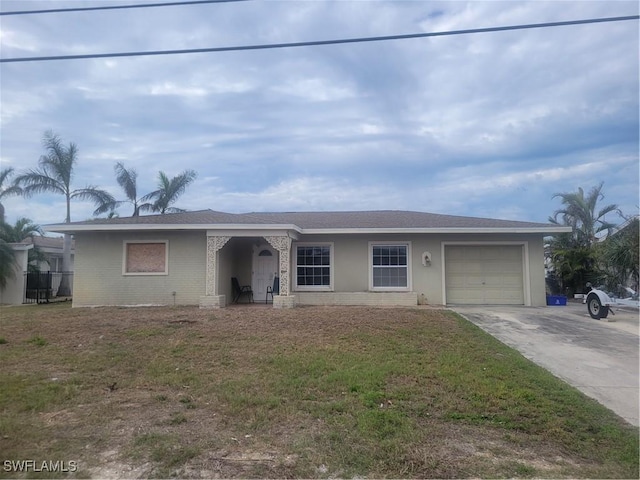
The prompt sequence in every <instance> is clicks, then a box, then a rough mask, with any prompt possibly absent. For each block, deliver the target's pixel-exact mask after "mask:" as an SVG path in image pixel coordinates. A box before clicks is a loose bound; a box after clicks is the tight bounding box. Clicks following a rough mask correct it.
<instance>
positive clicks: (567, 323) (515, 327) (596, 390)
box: [452, 304, 640, 426]
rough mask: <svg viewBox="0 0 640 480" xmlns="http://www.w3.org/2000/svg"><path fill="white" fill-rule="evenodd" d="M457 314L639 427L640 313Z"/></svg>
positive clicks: (576, 309) (491, 310) (573, 309)
mask: <svg viewBox="0 0 640 480" xmlns="http://www.w3.org/2000/svg"><path fill="white" fill-rule="evenodd" d="M452 310H454V311H456V312H458V313H459V314H460V315H462V316H464V317H465V318H467V319H468V320H469V321H471V322H473V323H474V324H476V325H478V326H479V327H480V328H482V329H483V330H484V331H486V332H487V333H489V334H490V335H492V336H494V337H495V338H497V339H498V340H500V341H501V342H503V343H505V344H507V345H509V346H510V347H513V348H515V349H516V350H518V351H519V352H520V353H522V355H524V356H525V357H526V358H528V359H529V360H532V361H533V362H535V363H537V364H538V365H540V366H542V367H544V368H546V369H547V370H549V371H550V372H551V373H553V374H554V375H555V376H557V377H559V378H561V379H562V380H564V381H566V382H567V383H569V384H570V385H572V386H574V387H576V388H578V389H579V390H580V391H582V392H583V393H585V394H586V395H588V396H590V397H592V398H594V399H596V400H597V401H598V402H600V403H601V404H603V405H604V406H606V407H607V408H609V409H611V410H613V411H614V412H615V413H617V414H618V415H620V416H621V417H623V418H624V419H625V420H627V421H628V422H629V423H631V424H632V425H636V426H637V425H639V420H638V417H639V415H638V412H639V410H640V406H639V405H640V403H639V402H640V396H639V388H638V384H639V375H640V372H639V358H638V351H639V350H640V348H639V346H640V344H639V334H640V332H639V326H638V324H639V316H638V309H633V308H629V309H624V310H623V309H619V308H615V309H614V311H615V316H611V314H610V318H608V319H607V320H615V322H608V321H607V320H593V319H592V318H591V317H590V316H589V314H588V313H587V308H586V306H585V305H582V304H569V305H568V306H566V307H505V306H489V307H487V306H460V307H452Z"/></svg>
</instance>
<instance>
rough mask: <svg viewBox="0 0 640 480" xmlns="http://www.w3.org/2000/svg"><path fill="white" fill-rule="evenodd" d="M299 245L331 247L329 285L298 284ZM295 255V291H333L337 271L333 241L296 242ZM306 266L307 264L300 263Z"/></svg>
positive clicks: (294, 245) (293, 252) (294, 246)
mask: <svg viewBox="0 0 640 480" xmlns="http://www.w3.org/2000/svg"><path fill="white" fill-rule="evenodd" d="M298 247H329V285H298ZM292 250H293V251H292V256H293V291H294V292H333V285H334V283H333V278H334V271H335V261H334V244H333V242H295V243H294V244H293V249H292ZM300 266H301V267H305V266H306V265H300Z"/></svg>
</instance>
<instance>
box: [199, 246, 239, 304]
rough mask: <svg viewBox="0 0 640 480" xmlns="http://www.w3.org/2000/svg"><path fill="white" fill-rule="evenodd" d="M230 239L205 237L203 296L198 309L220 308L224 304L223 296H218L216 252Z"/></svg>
mask: <svg viewBox="0 0 640 480" xmlns="http://www.w3.org/2000/svg"><path fill="white" fill-rule="evenodd" d="M230 239H231V237H227V236H215V235H212V236H207V270H206V277H205V296H204V297H200V308H221V307H224V306H225V304H226V298H225V296H224V295H219V294H218V251H219V250H220V249H221V248H222V247H224V246H225V244H226V243H227V242H228V241H229V240H230Z"/></svg>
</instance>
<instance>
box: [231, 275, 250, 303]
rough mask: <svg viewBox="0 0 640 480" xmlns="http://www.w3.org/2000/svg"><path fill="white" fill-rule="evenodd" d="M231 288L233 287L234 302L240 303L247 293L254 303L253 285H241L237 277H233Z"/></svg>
mask: <svg viewBox="0 0 640 480" xmlns="http://www.w3.org/2000/svg"><path fill="white" fill-rule="evenodd" d="M231 288H232V289H233V303H238V300H240V297H242V295H246V296H247V298H248V299H249V301H250V302H251V303H253V290H252V289H251V285H243V286H240V283H239V282H238V279H237V278H236V277H231Z"/></svg>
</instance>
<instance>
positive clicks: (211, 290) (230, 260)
mask: <svg viewBox="0 0 640 480" xmlns="http://www.w3.org/2000/svg"><path fill="white" fill-rule="evenodd" d="M295 239H297V234H296V232H295V231H290V230H287V231H281V230H276V231H266V232H260V231H255V230H228V231H224V232H218V231H209V232H207V254H206V286H205V295H204V296H202V297H200V308H223V307H226V306H227V305H231V304H233V303H234V302H235V301H243V302H248V301H249V300H250V298H251V296H250V295H248V294H243V295H240V296H238V291H237V290H236V289H234V288H233V286H232V278H235V279H237V281H238V284H239V285H240V286H247V287H249V288H250V290H251V292H252V297H253V301H254V302H255V303H263V304H264V303H267V301H269V302H271V301H273V307H274V308H293V307H294V306H295V297H294V296H293V295H291V291H290V285H291V283H290V268H291V267H290V265H291V262H290V258H291V243H292V241H293V240H295ZM275 277H277V278H278V279H279V281H278V286H279V292H276V293H275V294H268V291H269V290H270V289H272V288H273V286H274V278H275Z"/></svg>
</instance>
